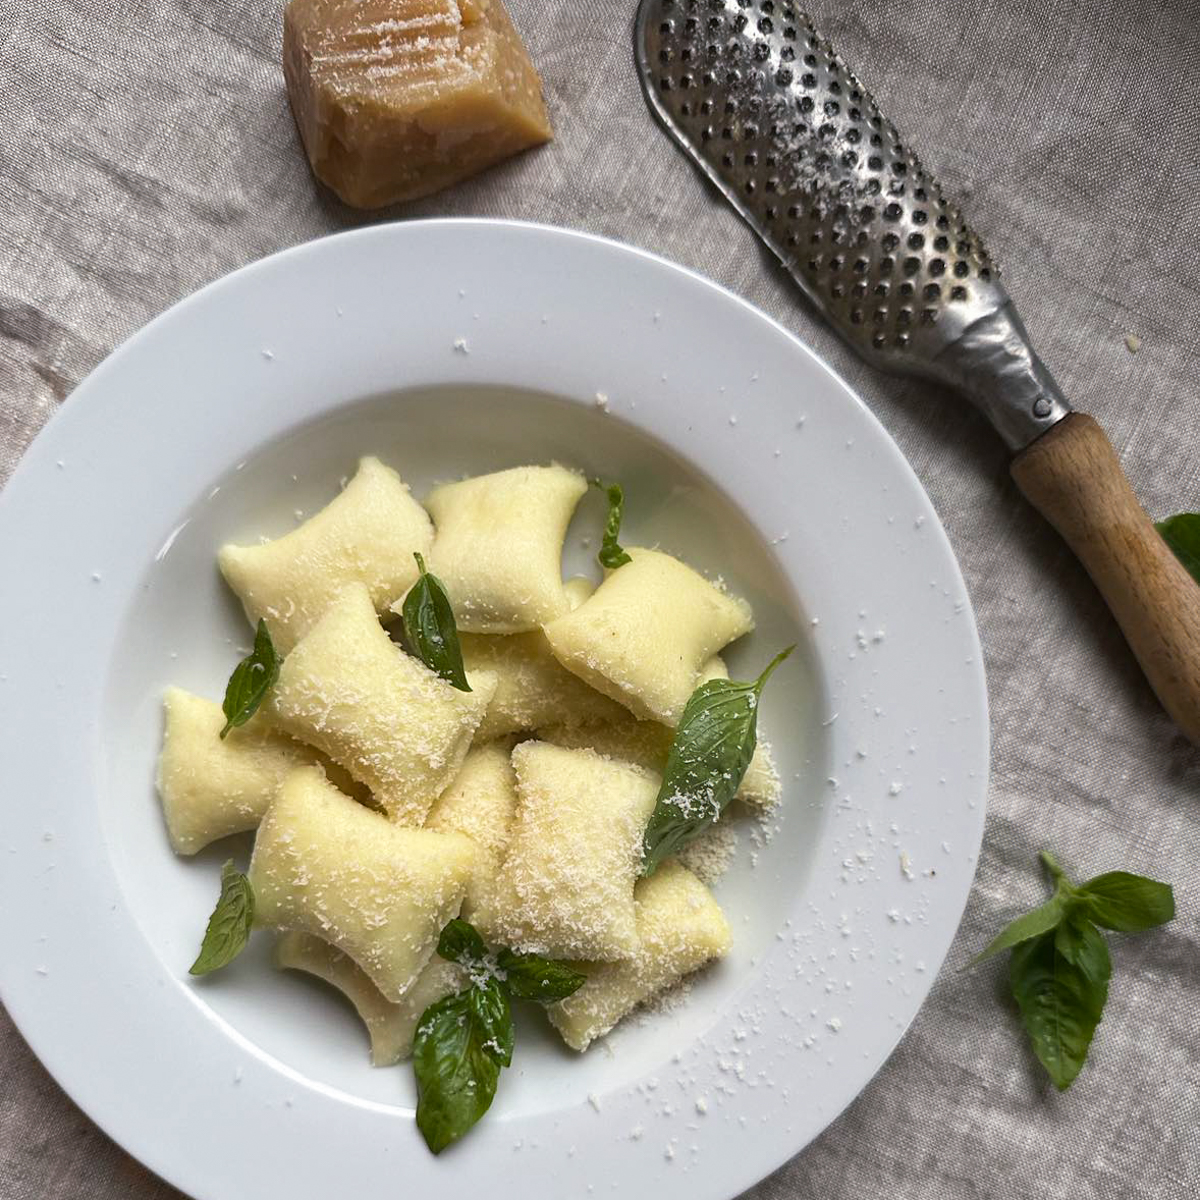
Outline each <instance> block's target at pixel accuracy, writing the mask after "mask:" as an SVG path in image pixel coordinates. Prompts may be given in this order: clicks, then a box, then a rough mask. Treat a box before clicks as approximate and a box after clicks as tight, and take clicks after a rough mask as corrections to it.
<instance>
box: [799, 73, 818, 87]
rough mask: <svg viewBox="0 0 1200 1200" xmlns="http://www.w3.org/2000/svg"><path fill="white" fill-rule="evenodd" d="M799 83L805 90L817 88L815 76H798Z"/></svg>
mask: <svg viewBox="0 0 1200 1200" xmlns="http://www.w3.org/2000/svg"><path fill="white" fill-rule="evenodd" d="M800 82H801V83H802V84H803V85H804V86H805V87H806V88H815V87H816V86H817V77H816V76H815V75H812V74H808V73H806V74H804V75H801V76H800Z"/></svg>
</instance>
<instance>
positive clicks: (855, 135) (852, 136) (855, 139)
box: [846, 125, 862, 146]
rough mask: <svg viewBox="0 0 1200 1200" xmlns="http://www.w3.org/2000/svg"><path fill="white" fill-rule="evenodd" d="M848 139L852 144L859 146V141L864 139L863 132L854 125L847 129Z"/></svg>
mask: <svg viewBox="0 0 1200 1200" xmlns="http://www.w3.org/2000/svg"><path fill="white" fill-rule="evenodd" d="M846 141H848V142H849V143H850V144H851V145H852V146H857V145H858V143H859V142H861V141H862V134H861V133H860V132H859V131H858V130H857V129H855V128H854V126H853V125H852V126H851V127H850V128H849V129H847V130H846Z"/></svg>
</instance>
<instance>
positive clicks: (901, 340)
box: [896, 333, 911, 350]
mask: <svg viewBox="0 0 1200 1200" xmlns="http://www.w3.org/2000/svg"><path fill="white" fill-rule="evenodd" d="M910 340H911V339H910V338H909V336H908V334H907V333H898V334H896V345H897V346H899V347H900V349H901V350H903V349H904V348H905V346H907V345H908V343H909V341H910Z"/></svg>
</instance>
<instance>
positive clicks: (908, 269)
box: [904, 254, 921, 275]
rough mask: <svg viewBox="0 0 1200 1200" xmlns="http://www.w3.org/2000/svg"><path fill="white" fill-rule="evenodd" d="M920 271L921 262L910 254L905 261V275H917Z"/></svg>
mask: <svg viewBox="0 0 1200 1200" xmlns="http://www.w3.org/2000/svg"><path fill="white" fill-rule="evenodd" d="M920 269H921V260H920V259H919V258H918V257H917V256H916V255H915V254H910V255H909V256H908V257H907V258H906V259H905V260H904V273H905V275H915V274H916V273H917V272H918V271H919V270H920Z"/></svg>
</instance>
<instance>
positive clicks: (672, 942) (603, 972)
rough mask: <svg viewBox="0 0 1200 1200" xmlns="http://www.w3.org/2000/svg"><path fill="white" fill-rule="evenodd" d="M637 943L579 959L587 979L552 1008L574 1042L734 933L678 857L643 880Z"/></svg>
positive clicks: (593, 1034)
mask: <svg viewBox="0 0 1200 1200" xmlns="http://www.w3.org/2000/svg"><path fill="white" fill-rule="evenodd" d="M634 898H635V902H636V904H637V933H638V942H639V945H638V949H637V950H636V952H635V953H634V954H633V956H632V957H630V958H628V959H626V960H625V961H624V962H616V963H582V964H580V970H582V971H583V972H584V973H585V974H586V975H587V977H588V978H587V982H586V983H585V984H584V985H583V986H582V987H581V988H580V989H579V990H578V991H577V992H575V993H574V994H573V995H571V996H568V997H567V998H566V999H565V1000H560V1001H559V1002H558V1003H557V1004H553V1005H551V1006H550V1007H549V1009H548V1010H547V1012H548V1014H549V1017H550V1020H551V1022H552V1023H553V1025H554V1027H555V1028H556V1029H557V1030H558V1031H559V1033H561V1034H562V1036H563V1040H564V1041H565V1042H566V1043H567V1045H568V1046H570V1047H571V1048H572V1049H573V1050H586V1049H587V1047H588V1045H589V1044H590V1043H591V1042H593V1041H594V1040H595V1039H596V1038H598V1037H602V1036H603V1035H604V1034H606V1033H607V1032H608V1031H609V1030H610V1029H612V1027H613V1026H614V1025H615V1024H616V1023H617V1022H618V1021H619V1020H620V1019H621V1018H622V1017H624V1016H625V1015H626V1014H628V1013H630V1012H632V1011H633V1009H635V1008H636V1007H637V1006H638V1005H639V1004H642V1003H644V1002H645V1001H646V1000H649V999H651V998H652V997H653V996H655V995H657V994H658V993H659V992H662V991H664V990H665V989H667V988H669V987H671V986H673V985H674V984H676V983H678V982H679V981H680V980H681V979H682V978H683V977H684V976H685V975H689V974H691V972H693V971H696V970H698V969H699V968H700V967H702V966H704V964H705V963H707V962H710V961H711V960H712V959H714V958H721V957H723V956H724V955H726V954H727V953H728V952H729V949H730V946H731V945H732V940H733V939H732V935H731V934H730V931H729V923H728V922H727V921H726V920H725V915H724V913H722V912H721V908H720V906H719V905H718V904H717V902H716V900H715V899H714V898H713V895H712V893H711V892H710V891H709V890H708V888H706V887H705V886H704V884H702V883H701V882H700V880H699V879H697V878H696V877H695V875H693V874H692V873H691V872H690V871H688V870H687V869H686V868H685V867H682V866H680V865H679V864H678V863H677V862H675V861H674V860H673V859H668V860H667V861H666V862H664V863H663V864H662V865H661V866H660V867H659V868H658V870H657V871H655V872H654V874H653V875H651V876H650V877H649V878H648V879H642V880H640V881H639V882H638V885H637V888H636V890H635V892H634Z"/></svg>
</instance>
